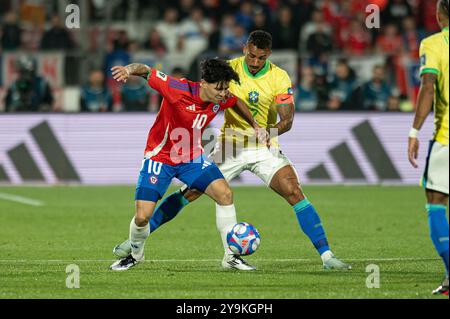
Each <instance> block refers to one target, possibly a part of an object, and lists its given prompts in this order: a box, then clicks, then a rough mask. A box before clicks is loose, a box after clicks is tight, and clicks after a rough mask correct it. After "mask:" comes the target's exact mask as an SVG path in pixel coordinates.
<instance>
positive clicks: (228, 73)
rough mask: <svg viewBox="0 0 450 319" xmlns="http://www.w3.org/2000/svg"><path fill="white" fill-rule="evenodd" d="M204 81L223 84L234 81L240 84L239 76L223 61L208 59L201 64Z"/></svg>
mask: <svg viewBox="0 0 450 319" xmlns="http://www.w3.org/2000/svg"><path fill="white" fill-rule="evenodd" d="M201 74H202V79H203V80H205V81H206V82H208V83H223V82H230V81H232V80H234V81H236V82H237V83H240V80H239V75H238V74H237V73H236V71H234V70H233V68H232V67H231V66H230V65H229V64H228V62H227V61H225V60H221V59H217V58H216V59H207V60H205V61H203V62H202V63H201Z"/></svg>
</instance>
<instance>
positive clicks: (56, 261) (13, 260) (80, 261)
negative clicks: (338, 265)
mask: <svg viewBox="0 0 450 319" xmlns="http://www.w3.org/2000/svg"><path fill="white" fill-rule="evenodd" d="M346 260H347V261H428V260H430V261H431V260H440V259H439V258H414V257H399V258H353V259H346ZM114 261H116V259H80V260H62V259H55V260H51V259H50V260H48V259H41V260H39V259H36V260H33V259H31V260H26V259H0V263H8V262H12V263H31V262H32V263H92V262H114ZM220 261H222V259H155V260H144V261H142V262H146V263H167V262H172V263H178V262H220ZM252 261H253V262H305V261H310V262H314V261H317V258H315V259H302V258H298V259H253V260H252Z"/></svg>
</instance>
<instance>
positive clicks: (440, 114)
mask: <svg viewBox="0 0 450 319" xmlns="http://www.w3.org/2000/svg"><path fill="white" fill-rule="evenodd" d="M448 49H449V48H448V27H447V28H445V29H443V30H442V32H439V33H437V34H434V35H432V36H430V37H428V38H426V39H424V40H423V41H422V43H421V45H420V64H421V68H420V75H421V76H422V75H423V74H425V73H433V74H436V75H437V82H436V84H435V95H434V96H435V99H434V124H435V132H434V140H436V141H437V142H439V143H441V144H443V145H448V125H449V124H448V120H449V118H448V101H449V83H448V81H449V68H448Z"/></svg>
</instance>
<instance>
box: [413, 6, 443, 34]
mask: <svg viewBox="0 0 450 319" xmlns="http://www.w3.org/2000/svg"><path fill="white" fill-rule="evenodd" d="M417 1H418V2H419V3H418V5H417V13H418V21H419V26H420V27H421V28H423V29H424V31H425V32H426V33H427V35H429V34H431V33H433V32H436V31H439V30H440V27H439V25H438V23H437V20H436V2H435V1H433V2H431V3H430V0H417Z"/></svg>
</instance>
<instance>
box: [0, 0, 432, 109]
mask: <svg viewBox="0 0 450 319" xmlns="http://www.w3.org/2000/svg"><path fill="white" fill-rule="evenodd" d="M17 2H18V1H14V0H11V1H1V4H0V6H1V8H0V9H1V10H0V12H2V13H4V14H2V16H1V17H0V19H1V20H0V58H1V56H2V55H3V54H5V53H7V52H17V56H18V57H19V52H20V53H23V52H26V53H27V55H28V57H29V58H28V61H27V59H26V58H18V59H17V61H16V67H17V73H18V74H19V77H18V79H17V80H16V81H15V82H14V83H12V84H11V85H9V86H8V87H5V86H4V84H3V83H2V82H0V86H3V91H4V95H5V97H4V104H5V106H4V110H5V111H7V112H15V111H61V110H63V109H61V107H59V108H58V107H55V106H52V104H54V99H53V98H52V97H51V96H49V95H51V94H52V93H51V92H49V91H51V90H49V88H48V86H49V84H48V83H46V80H45V77H44V76H39V74H38V73H37V67H36V63H35V62H33V61H30V60H33V55H34V54H35V53H37V52H46V51H52V52H54V51H55V50H56V51H64V52H65V53H66V54H67V55H68V56H70V55H71V54H73V53H74V52H77V53H78V55H82V56H91V55H93V56H95V57H98V56H99V54H100V59H97V63H96V64H95V63H93V64H94V65H91V66H90V68H89V69H87V72H86V73H85V74H83V77H82V78H81V79H80V81H81V82H83V83H86V84H85V85H83V86H82V87H81V89H80V94H79V96H80V98H79V100H80V103H79V111H83V112H109V111H154V112H156V111H158V106H159V101H160V97H159V96H158V95H157V94H156V93H155V92H153V91H151V90H150V89H149V88H148V87H147V85H146V84H145V82H143V81H141V80H140V79H136V80H133V81H130V82H129V83H127V84H126V85H124V86H121V87H118V86H117V84H115V83H114V81H111V74H110V72H108V70H109V68H110V67H111V66H112V65H114V64H117V63H123V64H126V63H129V62H130V61H131V60H132V55H133V53H136V52H139V51H141V50H147V51H151V52H152V53H153V54H154V55H155V56H156V57H164V56H168V55H171V54H172V55H173V54H174V55H177V54H178V55H179V56H182V57H183V64H179V65H177V64H176V62H174V63H173V64H174V65H171V70H170V71H171V74H172V73H175V76H177V77H184V76H187V77H189V78H192V79H196V78H197V76H198V74H197V72H198V64H197V60H198V59H199V58H201V56H203V55H204V54H209V55H218V56H221V57H225V58H226V57H230V56H233V55H236V54H239V53H240V52H242V47H243V46H244V45H245V42H246V39H247V36H248V34H249V33H250V32H251V31H253V30H256V29H262V30H266V31H269V32H270V33H272V35H273V39H274V44H273V50H274V52H277V51H279V50H291V51H293V52H295V53H296V54H297V56H298V63H297V65H298V67H297V70H296V72H297V74H298V81H297V83H294V88H295V96H296V108H297V111H316V110H322V111H325V110H326V111H336V110H356V111H362V110H368V111H370V110H374V111H412V110H413V106H412V105H413V103H412V101H413V99H414V92H415V91H414V90H415V89H416V90H417V87H414V85H415V84H414V83H412V82H414V78H415V76H409V75H408V72H410V70H408V68H407V67H406V66H405V61H413V62H416V63H417V61H418V50H419V44H420V41H421V40H422V39H423V38H424V37H426V36H428V35H430V34H432V33H434V32H436V31H439V27H438V25H437V23H436V19H435V7H434V2H431V3H430V1H427V0H318V1H313V0H284V1H282V0H254V1H239V0H225V1H223V0H222V1H218V0H202V1H196V0H179V1H175V0H165V1H144V0H134V1H130V0H116V1H94V0H86V1H82V0H79V1H70V2H71V3H79V4H80V5H83V3H88V4H89V8H88V10H86V11H83V12H88V15H89V17H88V19H87V22H86V23H87V24H88V27H87V28H82V29H81V31H80V30H77V29H73V30H69V29H67V28H66V27H65V25H64V17H63V16H62V14H61V9H60V5H61V3H64V1H61V2H59V4H58V1H56V0H55V1H20V3H21V4H20V6H19V7H17V5H16V8H14V3H17ZM27 2H30V3H31V4H27ZM369 4H376V5H377V6H378V7H379V8H380V9H381V15H380V17H381V24H380V28H372V29H369V28H367V27H366V17H367V15H368V13H366V7H367V6H368V5H369ZM17 9H19V10H17ZM82 21H83V23H84V21H86V20H82ZM140 23H146V24H145V26H146V27H145V28H143V27H141V24H140ZM133 24H134V26H135V27H134V30H135V31H133V32H129V30H130V25H133ZM102 26H103V28H102ZM105 26H106V27H105ZM136 30H137V31H136ZM102 32H103V33H104V34H106V36H105V37H104V38H105V39H106V40H105V41H104V42H102V41H100V40H99V39H101V38H102V37H101V34H103V33H102ZM83 33H85V34H88V38H87V39H86V38H83V36H82V34H83ZM370 57H382V63H376V64H374V66H373V68H372V69H371V73H372V74H371V76H370V77H366V78H364V77H361V76H359V73H358V70H357V69H355V67H352V66H351V64H352V61H353V60H357V59H361V58H370ZM73 61H74V60H73V59H70V58H66V59H65V63H66V65H65V66H64V68H65V70H66V77H67V73H69V74H70V72H67V70H71V67H72V69H73V65H74V64H73ZM174 61H176V60H174ZM75 65H76V64H75ZM0 66H1V62H0ZM84 70H86V69H84ZM410 78H411V79H412V80H411V79H410ZM36 79H38V80H36ZM69 82H70V81H69ZM416 82H418V81H417V79H416ZM416 85H417V83H416ZM24 92H25V93H24ZM24 94H25V95H27V98H23V97H21V95H24ZM24 100H27V101H28V102H26V101H24ZM0 104H2V103H0ZM42 105H45V107H42ZM0 110H1V108H0Z"/></svg>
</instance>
